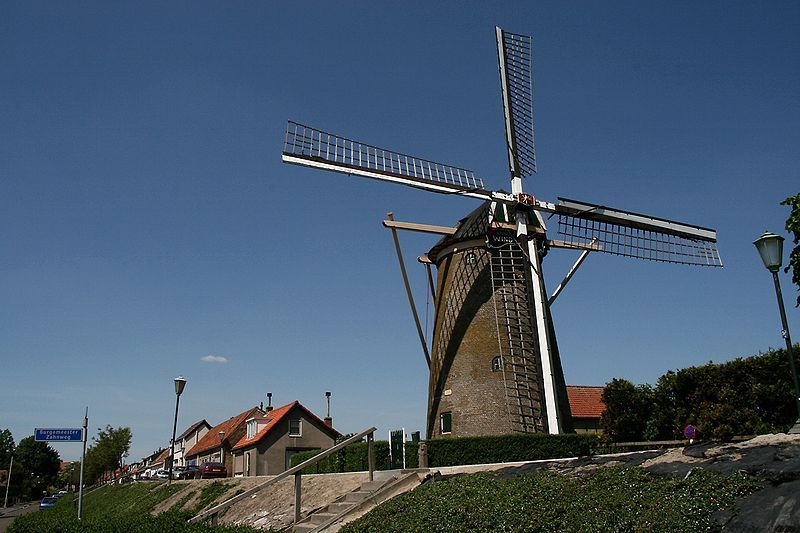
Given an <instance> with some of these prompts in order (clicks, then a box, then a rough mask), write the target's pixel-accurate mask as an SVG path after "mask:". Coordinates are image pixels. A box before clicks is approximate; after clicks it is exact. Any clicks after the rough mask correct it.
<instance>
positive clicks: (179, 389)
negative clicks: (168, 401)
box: [167, 376, 186, 485]
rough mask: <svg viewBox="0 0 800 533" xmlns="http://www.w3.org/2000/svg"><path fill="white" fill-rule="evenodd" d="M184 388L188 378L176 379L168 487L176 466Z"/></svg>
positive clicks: (179, 377)
mask: <svg viewBox="0 0 800 533" xmlns="http://www.w3.org/2000/svg"><path fill="white" fill-rule="evenodd" d="M184 387H186V378H184V377H183V376H178V377H177V378H175V422H173V424H172V451H171V453H170V459H169V478H167V485H169V484H170V483H172V466H173V465H174V464H175V431H176V430H177V429H178V406H179V405H180V403H181V393H182V392H183V388H184Z"/></svg>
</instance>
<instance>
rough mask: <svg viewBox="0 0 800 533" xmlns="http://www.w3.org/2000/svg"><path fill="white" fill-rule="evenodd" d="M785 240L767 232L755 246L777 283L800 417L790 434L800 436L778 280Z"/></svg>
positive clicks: (797, 387) (785, 334) (786, 330)
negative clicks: (799, 434)
mask: <svg viewBox="0 0 800 533" xmlns="http://www.w3.org/2000/svg"><path fill="white" fill-rule="evenodd" d="M783 240H784V239H783V237H781V236H780V235H775V234H774V233H770V232H769V231H765V232H764V234H763V235H762V236H761V237H759V238H758V239H756V241H755V242H753V244H755V245H756V248H757V249H758V253H759V254H760V255H761V260H762V261H764V266H765V267H767V270H769V271H770V272H772V280H773V281H774V282H775V295H776V296H777V297H778V309H779V310H780V312H781V323H782V324H783V331H782V332H781V335H782V336H783V339H784V340H785V341H786V353H787V355H788V356H789V368H790V369H791V370H792V382H793V383H794V401H795V404H796V407H797V415H798V418H797V420H796V421H795V423H794V426H792V428H791V429H790V430H789V433H794V434H798V433H800V385H798V383H797V369H796V368H795V365H794V355H793V354H792V337H791V336H790V335H789V324H788V323H787V322H786V310H785V309H784V308H783V295H782V294H781V283H780V280H778V271H779V270H780V269H781V264H782V263H783Z"/></svg>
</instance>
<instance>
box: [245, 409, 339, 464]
mask: <svg viewBox="0 0 800 533" xmlns="http://www.w3.org/2000/svg"><path fill="white" fill-rule="evenodd" d="M267 409H268V410H267V412H266V413H263V414H260V413H256V414H254V415H253V416H251V417H249V418H248V419H247V420H246V422H247V427H246V433H245V434H244V435H243V436H242V438H241V439H240V440H239V441H238V442H237V443H236V444H235V445H234V446H233V448H232V450H231V451H232V453H233V475H234V476H265V475H274V474H280V473H281V472H283V471H284V470H286V469H287V468H289V467H290V466H291V459H292V455H294V454H295V453H297V452H301V451H305V450H319V449H326V448H330V447H331V446H333V445H334V444H335V442H336V438H337V437H340V436H341V434H340V433H339V432H338V431H336V430H335V429H333V427H331V425H330V423H326V422H325V421H322V420H321V419H320V418H319V417H318V416H316V415H315V414H314V413H312V412H311V411H309V410H308V409H307V408H306V407H304V406H303V405H302V404H301V403H300V402H298V401H296V400H295V401H294V402H292V403H289V404H286V405H284V406H282V407H278V408H275V409H273V410H269V408H267ZM327 420H330V419H327Z"/></svg>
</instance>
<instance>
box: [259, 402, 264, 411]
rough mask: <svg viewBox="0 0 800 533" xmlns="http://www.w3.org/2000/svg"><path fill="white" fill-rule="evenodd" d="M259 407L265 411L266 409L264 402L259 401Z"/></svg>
mask: <svg viewBox="0 0 800 533" xmlns="http://www.w3.org/2000/svg"><path fill="white" fill-rule="evenodd" d="M258 408H259V409H261V410H262V411H263V410H264V402H259V404H258Z"/></svg>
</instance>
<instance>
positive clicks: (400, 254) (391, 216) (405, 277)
mask: <svg viewBox="0 0 800 533" xmlns="http://www.w3.org/2000/svg"><path fill="white" fill-rule="evenodd" d="M386 217H387V218H388V219H389V220H388V221H387V220H384V221H383V223H384V225H386V222H394V214H392V213H391V212H389V213H387V214H386ZM386 227H387V228H389V229H391V230H392V239H393V240H394V249H395V251H396V252H397V261H398V262H399V263H400V273H401V274H402V275H403V284H404V285H405V286H406V295H407V296H408V303H409V304H410V305H411V314H412V315H413V316H414V325H416V326H417V334H418V335H419V342H420V344H422V352H423V353H424V354H425V362H426V363H428V368H430V367H431V355H430V353H429V352H428V344H427V343H426V342H425V335H424V334H423V333H422V326H421V325H420V323H419V315H417V306H416V305H415V304H414V295H413V294H412V293H411V284H410V283H409V282H408V273H407V272H406V264H405V261H403V252H402V251H401V250H400V240H399V239H398V238H397V228H396V227H394V226H386Z"/></svg>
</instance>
